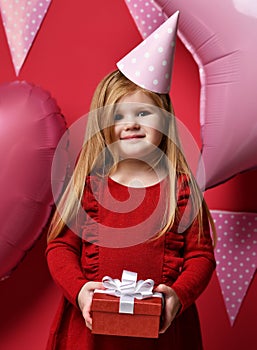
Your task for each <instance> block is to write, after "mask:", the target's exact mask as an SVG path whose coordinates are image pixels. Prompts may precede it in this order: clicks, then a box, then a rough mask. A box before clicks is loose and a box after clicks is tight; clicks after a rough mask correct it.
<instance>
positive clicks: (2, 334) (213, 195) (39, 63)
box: [0, 0, 257, 350]
mask: <svg viewBox="0 0 257 350" xmlns="http://www.w3.org/2000/svg"><path fill="white" fill-rule="evenodd" d="M140 41H141V37H140V35H139V33H138V32H137V29H136V27H135V25H134V23H133V20H132V19H131V17H130V15H129V13H128V10H127V8H126V5H125V3H124V2H123V1H122V0H100V1H92V3H90V2H89V1H85V0H77V1H67V0H52V4H51V6H50V8H49V10H48V13H47V16H46V18H45V20H44V22H43V25H42V27H41V30H40V32H39V33H38V35H37V38H36V41H35V42H34V44H33V47H32V49H31V51H30V53H29V55H28V57H27V60H26V62H25V64H24V66H23V68H22V70H21V73H20V76H19V80H26V81H28V82H32V83H34V84H36V85H39V86H41V87H42V88H44V89H46V90H48V91H50V92H51V94H52V95H53V96H54V97H55V98H56V100H57V102H58V104H59V106H60V107H61V109H62V112H63V113H64V115H65V118H66V120H67V123H68V125H70V124H71V123H72V122H73V121H75V120H76V119H77V118H78V117H80V116H81V115H82V114H84V113H86V112H87V111H88V107H89V103H90V100H91V96H92V93H93V91H94V89H95V87H96V84H97V83H98V82H99V80H100V79H101V78H102V77H103V76H104V75H105V74H106V73H108V72H110V71H111V70H113V69H114V68H115V62H116V61H117V60H119V59H120V58H121V57H122V56H123V55H125V54H126V53H127V52H128V51H129V50H130V49H131V48H133V47H134V46H135V45H136V44H138V43H139V42H140ZM15 79H16V77H15V74H14V69H13V66H12V63H11V57H10V52H9V48H8V45H7V42H6V37H5V33H4V30H3V27H2V24H1V23H0V83H2V82H6V81H12V80H15ZM199 90H200V83H199V77H198V67H197V66H196V64H195V62H194V61H193V59H192V57H191V55H190V54H189V53H188V52H187V51H186V49H185V47H184V46H183V45H182V44H181V42H180V41H179V40H178V43H177V50H176V60H175V67H174V74H173V85H172V91H171V97H172V100H173V103H174V106H175V110H176V114H177V115H178V116H179V117H180V119H181V120H182V121H183V122H184V123H185V124H186V125H187V127H188V128H189V129H190V131H191V132H192V134H193V135H194V137H195V138H196V140H197V142H198V143H199V145H200V136H199V135H200V129H199V121H198V115H199ZM255 179H256V172H248V173H245V174H244V175H238V176H237V177H235V178H234V179H232V180H230V181H228V182H227V183H225V184H224V185H221V186H218V187H216V188H214V189H212V190H209V191H207V193H206V199H207V202H208V204H209V206H210V208H211V209H222V210H235V211H254V212H256V211H257V202H256V201H255V198H256V196H257V185H256V181H254V180H255ZM45 239H46V237H45V235H43V236H42V237H41V239H40V240H39V241H38V242H37V244H36V245H35V246H34V247H33V249H32V250H31V251H30V252H28V254H27V256H26V258H25V259H24V261H23V262H22V263H21V264H20V265H19V266H18V268H17V269H16V270H15V271H14V272H13V274H12V275H11V277H10V278H9V279H7V280H5V281H2V282H0V310H1V311H0V315H1V316H0V348H1V349H6V350H16V349H19V350H23V349H24V350H35V349H37V350H41V349H44V348H45V343H46V339H47V335H48V330H49V327H50V323H51V320H52V317H53V315H54V313H55V309H56V307H57V304H58V300H59V298H60V292H59V290H58V289H57V288H56V287H55V285H54V284H53V282H52V280H51V277H50V275H49V273H48V270H47V266H46V262H45V257H44V250H45ZM256 290H257V280H256V277H255V279H254V280H253V282H252V284H251V286H250V288H249V289H248V293H247V296H246V298H245V300H244V302H243V303H242V306H241V310H240V313H239V315H238V316H237V319H236V322H235V324H234V326H233V327H231V326H230V323H229V320H228V317H227V314H226V310H225V306H224V302H223V298H222V295H221V290H220V287H219V283H218V279H217V277H216V275H214V276H213V279H212V281H211V283H210V285H209V286H208V288H207V290H206V291H205V292H204V293H203V295H202V296H201V297H200V298H199V300H198V306H199V312H200V318H201V322H202V329H203V338H204V343H205V349H206V350H217V349H219V350H228V349H229V350H241V349H242V348H246V349H248V350H254V349H256V340H257V336H256V330H255V328H256V326H255V325H256V320H257V319H256V315H257V300H256V297H255V296H254V294H256ZM185 336H186V335H185Z"/></svg>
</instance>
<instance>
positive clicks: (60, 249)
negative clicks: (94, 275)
mask: <svg viewBox="0 0 257 350" xmlns="http://www.w3.org/2000/svg"><path fill="white" fill-rule="evenodd" d="M81 244H82V240H81V238H80V237H78V236H77V235H76V234H74V233H73V232H72V231H71V230H69V229H68V228H66V229H65V230H64V231H63V232H62V233H61V234H60V235H59V236H58V237H56V238H55V239H54V240H52V241H51V242H50V243H49V244H48V246H47V249H46V258H47V263H48V267H49V270H50V273H51V275H52V277H53V280H54V281H55V283H56V284H57V285H58V286H59V287H60V288H61V289H62V292H63V294H64V296H65V297H66V298H67V299H68V300H69V301H70V302H71V303H72V304H73V305H75V306H77V296H78V293H79V291H80V289H81V288H82V286H83V285H84V284H85V283H86V282H88V281H87V280H86V279H85V276H84V273H83V271H82V268H81V263H80V256H81Z"/></svg>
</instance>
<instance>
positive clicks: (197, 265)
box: [172, 181, 216, 313]
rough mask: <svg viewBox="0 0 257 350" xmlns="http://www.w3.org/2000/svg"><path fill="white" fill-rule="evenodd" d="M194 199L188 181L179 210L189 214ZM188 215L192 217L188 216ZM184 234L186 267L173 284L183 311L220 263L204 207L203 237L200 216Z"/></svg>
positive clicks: (181, 191) (184, 265) (184, 185)
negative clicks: (191, 196) (216, 260)
mask: <svg viewBox="0 0 257 350" xmlns="http://www.w3.org/2000/svg"><path fill="white" fill-rule="evenodd" d="M190 202H191V201H190V186H189V185H188V182H187V181H184V183H183V184H182V189H181V190H180V193H179V196H178V209H179V212H180V213H182V214H183V213H185V210H186V211H187V210H188V209H189V205H190ZM186 208H187V209H186ZM190 211H191V209H190ZM186 216H187V217H188V215H186ZM183 235H184V249H183V258H184V263H183V268H182V271H181V274H180V275H179V277H178V279H177V280H176V281H175V283H174V284H173V285H172V288H173V289H174V291H175V292H176V293H177V295H178V297H179V299H180V302H181V304H182V307H181V310H180V313H181V312H182V311H183V310H184V309H186V308H187V307H188V306H190V305H191V304H192V303H193V302H194V301H195V300H196V299H197V298H198V297H199V295H200V294H201V293H202V292H203V290H204V289H205V288H206V286H207V285H208V283H209V281H210V279H211V276H212V273H213V271H214V269H215V266H216V264H215V257H214V251H213V242H212V238H211V235H210V228H209V222H208V217H207V213H206V211H205V210H203V234H202V235H201V237H200V239H199V222H198V220H197V219H195V220H193V223H192V224H191V225H190V226H189V227H188V228H186V229H185V231H184V232H183Z"/></svg>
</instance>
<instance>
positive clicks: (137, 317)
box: [91, 293, 162, 338]
mask: <svg viewBox="0 0 257 350" xmlns="http://www.w3.org/2000/svg"><path fill="white" fill-rule="evenodd" d="M119 303H120V298H118V297H116V296H112V295H108V294H104V293H94V296H93V302H92V308H91V311H92V318H93V325H92V333H94V334H107V335H119V336H129V337H144V338H158V336H159V327H160V316H161V312H162V298H161V297H150V298H147V299H141V300H138V299H134V313H133V314H127V313H119Z"/></svg>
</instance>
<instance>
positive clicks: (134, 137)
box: [121, 135, 145, 140]
mask: <svg viewBox="0 0 257 350" xmlns="http://www.w3.org/2000/svg"><path fill="white" fill-rule="evenodd" d="M144 137H145V135H128V136H125V137H121V140H134V139H143V138H144Z"/></svg>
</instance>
